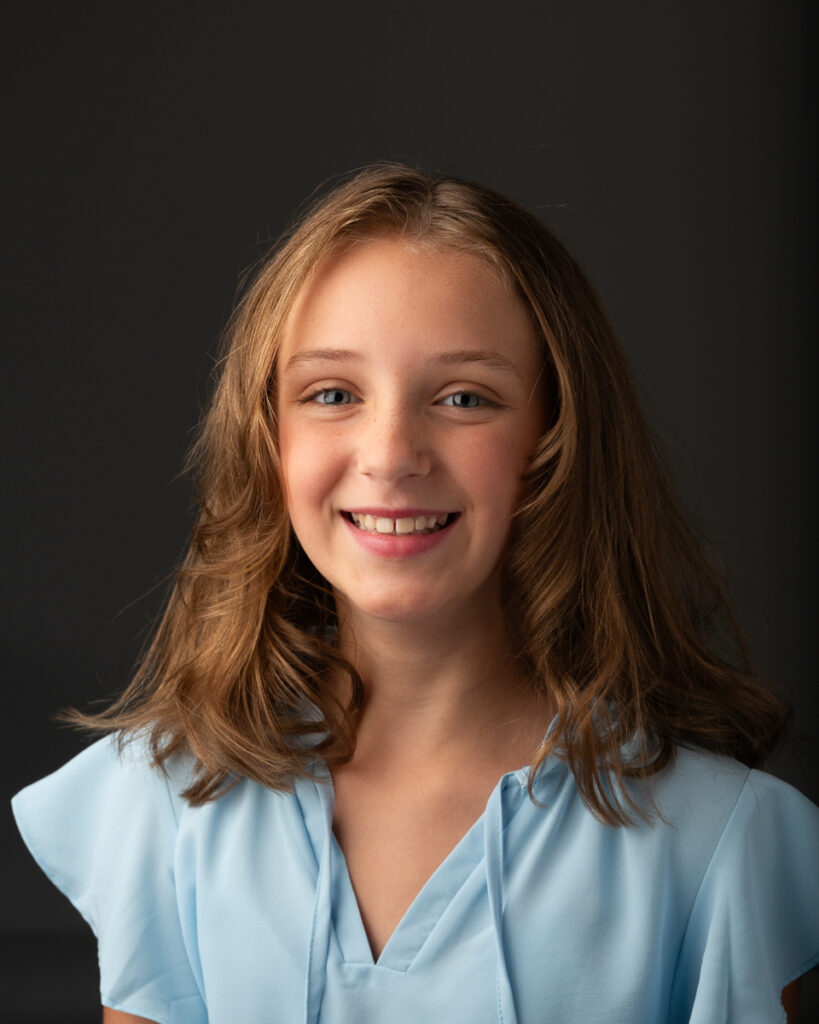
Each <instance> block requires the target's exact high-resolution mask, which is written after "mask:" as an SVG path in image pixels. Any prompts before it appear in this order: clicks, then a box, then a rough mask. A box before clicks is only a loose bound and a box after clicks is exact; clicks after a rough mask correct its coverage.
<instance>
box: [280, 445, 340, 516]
mask: <svg viewBox="0 0 819 1024" xmlns="http://www.w3.org/2000/svg"><path fill="white" fill-rule="evenodd" d="M279 444H280V451H281V465H282V478H283V480H284V485H285V491H286V497H287V507H288V510H289V512H290V518H291V520H292V521H293V525H294V526H295V527H296V529H297V530H298V527H299V523H302V522H305V521H307V520H309V518H310V517H311V516H313V515H315V514H316V513H318V512H320V511H321V509H322V506H323V505H325V504H326V502H327V499H328V497H329V495H330V492H331V490H332V488H333V486H334V485H335V484H336V483H337V481H338V479H339V476H340V475H341V473H342V472H343V463H342V459H341V456H340V453H339V452H338V451H337V446H336V445H334V444H332V443H331V442H330V443H328V439H327V437H326V436H322V437H316V436H315V434H314V432H313V431H310V430H309V429H296V430H294V429H289V428H288V427H287V426H285V427H284V428H283V429H282V430H281V433H280V440H279Z"/></svg>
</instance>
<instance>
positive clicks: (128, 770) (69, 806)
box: [12, 736, 207, 1024]
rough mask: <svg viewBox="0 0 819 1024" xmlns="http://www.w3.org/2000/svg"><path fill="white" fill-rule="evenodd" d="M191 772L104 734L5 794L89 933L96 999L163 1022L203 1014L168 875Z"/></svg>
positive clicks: (198, 1018)
mask: <svg viewBox="0 0 819 1024" xmlns="http://www.w3.org/2000/svg"><path fill="white" fill-rule="evenodd" d="M192 771H193V762H192V760H191V759H189V758H185V757H174V758H170V759H169V760H168V763H167V769H166V771H164V772H163V771H161V770H159V769H157V768H155V767H154V766H153V764H152V763H151V758H150V754H149V751H148V746H147V744H146V743H145V742H143V741H142V740H141V739H140V738H135V739H134V740H132V741H131V742H129V743H127V744H125V746H124V747H123V748H122V750H120V749H119V745H118V743H117V738H116V737H115V736H106V737H104V738H103V739H101V740H98V741H97V742H96V743H93V744H92V745H91V746H90V747H88V748H86V749H85V750H83V751H82V752H81V753H80V754H78V755H77V756H76V757H74V758H72V760H70V761H69V762H67V763H66V764H64V765H63V766H62V767H61V768H59V769H58V770H57V771H56V772H53V773H52V774H51V775H48V776H46V777H45V778H43V779H40V780H39V781H37V782H35V783H33V784H32V785H30V786H27V787H26V788H25V789H23V790H21V791H20V792H19V793H18V794H17V795H16V796H15V797H14V799H13V800H12V808H13V811H14V816H15V819H16V822H17V826H18V828H19V830H20V834H21V835H22V838H23V840H24V842H25V844H26V846H28V848H29V850H30V852H31V854H32V855H33V857H34V859H35V860H36V861H37V863H38V864H39V866H40V867H41V868H42V870H43V871H44V872H45V874H46V875H47V876H48V878H49V879H50V880H51V881H52V882H53V883H54V885H56V886H57V888H58V889H60V891H61V892H63V893H64V894H65V895H66V896H67V897H68V898H69V900H71V902H72V903H73V904H74V906H75V907H76V908H77V910H78V911H79V912H80V914H82V916H83V917H84V918H85V920H86V921H87V922H88V924H89V925H90V926H91V928H92V930H93V931H94V933H95V935H96V936H97V940H98V943H99V963H100V980H101V996H102V1001H103V1003H104V1004H105V1005H106V1006H111V1007H114V1008H116V1009H121V1010H123V1011H125V1012H129V1013H132V1014H135V1015H137V1016H140V1017H146V1018H148V1019H149V1020H155V1021H159V1022H162V1024H166V1022H167V1024H177V1022H180V1024H181V1022H183V1021H184V1022H188V1021H190V1022H191V1024H200V1022H201V1024H205V1021H206V1020H207V1015H206V1011H205V1009H204V1003H203V1001H202V996H201V980H200V979H198V978H197V977H196V968H195V964H194V963H193V962H192V961H191V959H190V958H189V956H188V950H187V944H188V943H187V937H186V936H185V934H184V925H183V921H184V913H183V912H182V911H183V908H182V907H181V906H180V898H181V897H182V894H181V893H180V892H179V890H178V887H177V884H176V880H177V870H176V869H177V860H178V835H179V827H180V820H181V818H182V816H183V815H184V814H185V813H186V804H185V801H184V799H183V798H182V796H181V792H182V791H183V790H184V789H185V788H187V786H188V785H189V782H190V779H191V777H192Z"/></svg>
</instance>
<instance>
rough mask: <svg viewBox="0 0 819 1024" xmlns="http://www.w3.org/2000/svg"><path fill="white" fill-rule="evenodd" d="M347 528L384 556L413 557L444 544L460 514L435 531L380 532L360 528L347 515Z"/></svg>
mask: <svg viewBox="0 0 819 1024" xmlns="http://www.w3.org/2000/svg"><path fill="white" fill-rule="evenodd" d="M341 518H342V520H343V522H344V524H345V525H346V527H347V529H348V530H349V531H350V532H351V533H352V535H353V537H354V538H355V539H356V541H357V542H358V543H359V544H360V545H361V546H362V547H363V548H364V549H365V550H366V551H369V552H371V553H372V554H374V555H380V556H381V557H382V558H411V557H412V556H413V555H423V554H426V552H427V551H431V550H432V549H433V548H437V547H438V545H439V544H443V543H444V541H445V540H446V539H447V537H448V536H449V535H450V533H452V530H453V528H454V527H455V525H456V524H457V522H458V520H459V519H460V516H458V517H457V518H456V519H455V520H454V521H453V522H451V523H449V524H448V525H447V526H445V527H444V528H443V529H442V530H436V531H435V532H434V533H404V534H395V533H378V531H377V530H359V528H358V527H357V526H354V525H353V524H352V523H351V522H350V520H349V519H347V518H346V516H342V517H341Z"/></svg>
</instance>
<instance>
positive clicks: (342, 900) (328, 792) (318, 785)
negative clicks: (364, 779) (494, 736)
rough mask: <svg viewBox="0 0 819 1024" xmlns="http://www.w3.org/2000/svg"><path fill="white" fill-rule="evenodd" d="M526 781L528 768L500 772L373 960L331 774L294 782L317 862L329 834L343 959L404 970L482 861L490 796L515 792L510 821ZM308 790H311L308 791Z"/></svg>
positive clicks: (336, 929)
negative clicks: (336, 825)
mask: <svg viewBox="0 0 819 1024" xmlns="http://www.w3.org/2000/svg"><path fill="white" fill-rule="evenodd" d="M511 781H514V783H515V784H514V785H512V786H510V785H509V784H510V782H511ZM527 782H528V769H527V768H519V769H516V770H514V771H511V772H506V773H505V774H504V775H502V776H501V778H500V779H499V780H498V782H497V783H496V784H495V786H494V788H493V789H492V792H491V794H490V796H489V799H488V800H487V802H486V805H485V807H484V809H483V811H482V812H481V814H480V815H479V816H478V818H477V819H476V820H475V821H474V822H473V824H472V825H471V826H470V827H469V829H468V830H467V832H466V833H465V834H464V835H463V836H462V837H461V838H460V839H459V840H458V842H457V843H456V844H455V846H453V847H452V849H451V850H450V851H449V853H448V854H447V855H446V856H445V857H444V859H443V860H442V861H441V862H440V864H439V865H438V866H437V867H436V868H435V870H434V871H433V872H432V874H431V875H430V876H429V877H428V878H427V880H426V882H424V884H423V885H422V886H421V888H420V889H419V890H418V892H417V893H416V894H415V896H414V897H413V899H412V901H411V903H410V904H409V906H408V907H407V909H406V911H405V912H404V914H403V915H402V917H401V919H400V920H399V922H398V924H397V925H396V926H395V928H394V929H393V931H392V934H391V935H390V936H389V938H388V940H387V942H386V943H385V945H384V947H383V948H382V950H381V953H380V955H379V956H378V959H377V960H376V959H375V958H374V956H373V953H372V949H371V947H370V942H369V938H368V937H367V932H366V929H365V927H364V920H363V917H362V915H361V908H360V907H359V904H358V900H357V898H356V895H355V890H354V888H353V883H352V879H351V876H350V872H349V869H348V866H347V860H346V858H345V856H344V851H343V850H342V849H341V846H340V844H339V842H338V840H337V839H336V836H335V833H334V832H333V830H332V820H333V805H334V790H333V783H332V777H331V776H330V775H329V772H328V773H327V774H326V775H324V776H322V778H321V779H319V780H316V781H308V782H304V783H303V784H302V785H303V786H305V787H309V789H308V790H307V791H305V790H303V789H302V787H301V786H299V785H297V789H296V793H297V796H299V802H300V804H301V807H302V813H303V816H304V821H305V826H306V828H307V833H308V836H309V839H310V843H311V845H312V848H313V854H314V856H315V859H316V865H317V866H318V865H319V864H320V862H321V859H322V855H323V853H324V845H325V843H326V842H327V841H328V838H329V842H330V860H331V874H332V888H331V908H332V909H331V913H332V921H331V929H332V933H333V935H334V936H335V941H336V944H337V947H338V952H339V955H340V958H341V960H342V961H344V962H345V963H347V964H356V965H361V966H366V967H376V968H383V969H386V970H394V971H407V970H408V969H409V968H410V966H411V965H412V962H413V961H414V960H415V958H416V957H417V956H418V954H419V953H420V951H421V949H422V948H423V946H424V944H425V943H426V941H427V939H428V938H429V936H430V934H431V933H432V931H433V929H434V928H435V925H436V924H437V923H438V921H439V920H440V919H441V918H442V916H443V915H444V914H445V913H446V911H447V908H448V907H449V906H450V904H451V903H452V902H453V900H454V898H455V896H456V895H457V893H458V892H459V890H460V889H461V888H462V887H463V885H464V884H465V883H466V882H467V880H468V879H469V878H470V877H471V876H472V874H473V873H474V872H475V871H476V870H479V869H480V867H481V864H482V863H483V858H484V826H485V820H486V808H487V807H488V806H489V802H490V801H491V800H493V799H503V789H504V788H505V787H507V786H509V789H510V792H512V793H516V796H517V799H514V800H513V801H512V803H513V805H514V806H509V807H508V809H507V813H506V815H505V821H506V823H507V824H508V822H509V821H510V820H511V818H512V817H513V816H514V814H515V813H516V812H517V810H518V809H519V808H520V807H521V806H522V805H523V803H524V802H525V800H526V799H528V793H527ZM300 790H301V793H300ZM309 790H312V793H310V792H309ZM499 791H500V792H499ZM311 797H312V799H311Z"/></svg>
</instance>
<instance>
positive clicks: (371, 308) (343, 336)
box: [281, 236, 537, 358]
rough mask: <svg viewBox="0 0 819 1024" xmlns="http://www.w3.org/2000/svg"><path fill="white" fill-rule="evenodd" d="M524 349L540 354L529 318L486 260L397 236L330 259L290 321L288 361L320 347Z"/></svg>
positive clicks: (358, 246) (312, 278)
mask: <svg viewBox="0 0 819 1024" xmlns="http://www.w3.org/2000/svg"><path fill="white" fill-rule="evenodd" d="M399 337H403V338H406V339H412V338H413V337H416V338H417V339H418V340H421V339H423V340H424V341H425V343H427V344H428V343H430V342H433V343H439V344H447V343H450V342H451V343H452V344H463V343H465V342H470V343H472V344H475V343H477V344H482V343H485V344H487V345H489V344H491V345H494V346H498V345H501V346H503V347H505V346H509V345H511V346H512V347H515V343H517V344H518V345H520V344H521V343H522V344H524V345H525V346H528V347H530V348H531V347H534V348H535V349H537V342H536V339H535V332H534V328H533V326H532V322H531V319H530V317H529V314H528V311H527V310H526V308H525V307H524V305H523V303H522V302H521V300H520V299H519V298H518V297H517V295H516V294H515V292H514V290H513V288H512V286H511V285H510V283H509V282H508V281H507V280H506V279H505V277H504V276H502V275H501V274H500V273H499V271H498V270H497V269H495V267H493V266H492V265H490V264H489V263H488V261H486V260H484V259H482V258H481V257H479V256H477V255H474V254H472V253H469V252H464V251H462V250H459V249H454V248H450V247H442V246H439V245H433V244H430V243H427V242H420V243H418V242H415V241H406V240H404V239H402V238H399V237H394V236H388V237H385V238H375V239H368V240H365V241H361V242H356V243H355V244H353V245H350V246H347V247H345V248H344V249H342V250H340V251H337V252H334V253H332V254H331V255H329V256H327V257H325V258H324V259H323V260H322V261H321V262H320V263H319V265H318V266H317V267H316V269H315V271H314V272H313V274H312V275H311V276H310V278H309V279H308V280H307V281H306V282H305V284H304V285H303V286H302V287H301V289H300V291H299V293H298V295H297V297H296V300H295V302H294V304H293V307H292V309H291V311H290V313H289V315H288V318H287V320H286V322H285V328H284V334H283V338H282V349H283V352H282V353H281V354H282V355H283V356H285V358H286V357H287V355H289V354H292V353H293V352H294V351H296V350H298V349H300V348H302V347H310V346H312V345H313V344H314V343H316V342H319V341H320V342H321V343H322V345H324V346H326V345H327V344H333V343H339V344H340V343H342V342H343V343H344V344H347V343H349V342H350V340H355V341H359V342H364V341H366V340H368V339H369V340H372V341H377V340H380V341H381V342H382V343H384V342H385V341H386V340H392V341H394V340H395V339H397V338H399Z"/></svg>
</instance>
